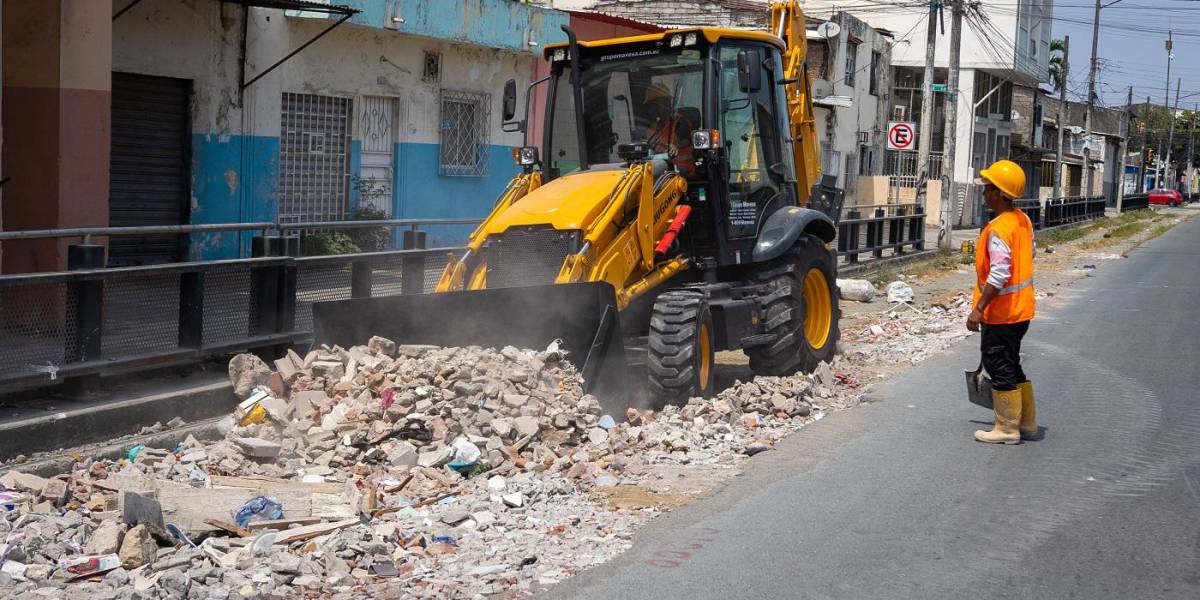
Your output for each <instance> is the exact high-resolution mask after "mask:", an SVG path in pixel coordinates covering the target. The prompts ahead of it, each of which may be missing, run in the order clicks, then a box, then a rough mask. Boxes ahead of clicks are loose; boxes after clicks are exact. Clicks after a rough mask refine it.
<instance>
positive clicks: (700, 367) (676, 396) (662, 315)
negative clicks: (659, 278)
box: [646, 290, 714, 402]
mask: <svg viewBox="0 0 1200 600" xmlns="http://www.w3.org/2000/svg"><path fill="white" fill-rule="evenodd" d="M647 346H648V348H647V352H646V374H647V375H648V377H649V379H650V391H651V392H652V393H653V394H654V396H655V397H656V399H658V400H660V401H664V402H679V401H684V400H687V399H688V398H691V397H692V396H708V395H710V394H711V393H712V387H713V348H714V344H713V327H712V314H711V312H710V311H709V308H708V299H707V298H706V297H705V296H704V293H703V292H700V291H697V290H669V291H666V292H663V293H662V294H660V295H659V296H658V298H657V299H656V300H655V301H654V310H653V312H652V314H651V317H650V333H649V336H648V339H647Z"/></svg>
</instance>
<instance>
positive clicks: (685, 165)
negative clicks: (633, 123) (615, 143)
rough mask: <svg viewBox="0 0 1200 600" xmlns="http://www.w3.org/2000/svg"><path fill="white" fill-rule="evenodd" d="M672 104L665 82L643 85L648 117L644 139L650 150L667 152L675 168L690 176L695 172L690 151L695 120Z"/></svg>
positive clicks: (643, 103)
mask: <svg viewBox="0 0 1200 600" xmlns="http://www.w3.org/2000/svg"><path fill="white" fill-rule="evenodd" d="M673 104H674V103H673V102H672V99H671V90H670V89H669V88H668V87H667V86H666V85H664V84H662V83H653V84H650V87H648V88H646V96H645V98H644V100H643V102H642V108H643V110H644V111H645V114H647V115H649V117H650V119H651V121H650V127H649V129H647V130H646V141H647V142H649V143H650V145H651V151H652V152H654V153H655V154H669V155H671V157H672V158H674V161H673V162H674V164H675V168H677V169H679V170H680V171H681V172H683V174H684V175H685V176H688V177H691V176H692V175H694V174H695V173H696V159H695V157H694V156H693V153H692V129H694V128H695V126H696V124H695V123H690V122H689V121H688V118H687V117H685V116H684V115H682V114H680V113H679V112H677V111H676V110H675V108H674V105H673Z"/></svg>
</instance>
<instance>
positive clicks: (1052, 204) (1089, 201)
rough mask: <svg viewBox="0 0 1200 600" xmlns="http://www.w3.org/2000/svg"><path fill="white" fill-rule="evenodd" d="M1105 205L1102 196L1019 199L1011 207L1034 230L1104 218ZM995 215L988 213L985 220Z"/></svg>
mask: <svg viewBox="0 0 1200 600" xmlns="http://www.w3.org/2000/svg"><path fill="white" fill-rule="evenodd" d="M1106 204H1107V201H1106V200H1105V198H1104V196H1079V197H1074V198H1047V199H1045V200H1038V199H1037V198H1021V199H1019V200H1014V201H1013V206H1015V207H1017V208H1019V209H1021V210H1022V211H1023V212H1024V213H1025V214H1026V215H1028V216H1029V220H1030V221H1033V228H1034V229H1045V228H1047V227H1058V226H1059V225H1066V224H1067V223H1077V222H1080V221H1090V220H1092V219H1096V218H1099V217H1103V216H1104V208H1105V205H1106ZM994 217H995V215H994V214H992V212H991V211H988V213H987V218H988V220H991V219H992V218H994Z"/></svg>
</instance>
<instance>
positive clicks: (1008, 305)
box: [967, 160, 1038, 444]
mask: <svg viewBox="0 0 1200 600" xmlns="http://www.w3.org/2000/svg"><path fill="white" fill-rule="evenodd" d="M979 175H980V180H979V181H977V182H976V183H978V184H981V185H983V186H984V190H983V197H984V200H985V201H986V202H987V207H988V209H989V210H991V211H992V212H993V213H995V215H996V217H995V218H994V219H992V220H991V222H989V223H988V224H987V226H986V227H984V228H983V231H981V232H980V233H979V241H978V243H976V245H975V276H976V282H975V290H974V298H973V299H972V302H971V304H972V310H971V314H970V316H968V317H967V329H969V330H971V331H981V332H982V336H981V337H982V339H981V340H980V350H981V351H982V354H983V360H982V362H983V367H984V369H986V370H987V373H988V376H989V377H991V379H992V400H993V405H994V410H995V413H996V421H995V425H994V426H993V428H992V430H991V431H982V430H981V431H976V432H975V439H976V440H978V441H980V442H986V443H990V444H1019V443H1021V440H1022V439H1035V438H1036V436H1037V434H1038V426H1037V407H1036V405H1035V404H1034V399H1033V384H1032V383H1030V381H1029V379H1028V378H1026V377H1025V372H1024V371H1023V370H1022V369H1021V340H1022V339H1023V338H1024V337H1025V333H1026V332H1027V331H1029V322H1030V321H1032V320H1033V314H1034V309H1035V305H1036V301H1035V299H1034V291H1033V253H1034V242H1033V223H1032V222H1031V221H1030V220H1029V217H1028V216H1026V215H1025V213H1024V212H1022V211H1021V209H1019V208H1016V207H1015V206H1013V200H1014V199H1016V198H1019V197H1020V196H1021V194H1022V193H1023V192H1024V191H1025V172H1024V171H1022V170H1021V167H1020V166H1018V165H1017V163H1014V162H1012V161H1010V160H1000V161H997V162H995V163H994V164H992V166H990V167H988V168H986V169H984V170H982V171H980V172H979Z"/></svg>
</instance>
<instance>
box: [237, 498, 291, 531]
mask: <svg viewBox="0 0 1200 600" xmlns="http://www.w3.org/2000/svg"><path fill="white" fill-rule="evenodd" d="M282 518H283V505H282V504H280V503H278V502H276V501H274V500H271V499H270V498H267V497H265V496H255V497H254V498H251V499H249V500H247V501H246V502H245V503H244V504H242V505H241V506H240V507H238V509H237V511H236V512H235V513H234V517H233V522H234V523H237V525H238V527H245V526H246V525H248V524H249V523H251V522H253V521H269V520H274V519H282Z"/></svg>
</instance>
